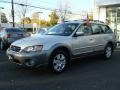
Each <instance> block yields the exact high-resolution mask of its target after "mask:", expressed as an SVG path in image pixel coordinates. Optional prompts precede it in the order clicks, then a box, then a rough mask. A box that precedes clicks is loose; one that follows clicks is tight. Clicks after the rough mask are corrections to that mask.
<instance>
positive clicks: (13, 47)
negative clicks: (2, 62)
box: [10, 46, 21, 52]
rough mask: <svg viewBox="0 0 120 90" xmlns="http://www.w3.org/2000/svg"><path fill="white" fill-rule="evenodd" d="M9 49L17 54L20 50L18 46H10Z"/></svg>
mask: <svg viewBox="0 0 120 90" xmlns="http://www.w3.org/2000/svg"><path fill="white" fill-rule="evenodd" d="M10 49H11V50H12V51H15V52H19V51H20V50H21V48H20V47H18V46H11V47H10Z"/></svg>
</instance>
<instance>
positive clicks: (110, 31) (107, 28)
mask: <svg viewBox="0 0 120 90" xmlns="http://www.w3.org/2000/svg"><path fill="white" fill-rule="evenodd" d="M101 28H102V30H103V32H104V33H105V34H109V33H113V32H112V30H111V29H110V27H109V26H107V25H101Z"/></svg>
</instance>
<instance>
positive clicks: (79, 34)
mask: <svg viewBox="0 0 120 90" xmlns="http://www.w3.org/2000/svg"><path fill="white" fill-rule="evenodd" d="M74 36H75V37H78V36H84V32H76V33H75V35H74Z"/></svg>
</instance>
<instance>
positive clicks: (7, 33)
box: [0, 28, 29, 49]
mask: <svg viewBox="0 0 120 90" xmlns="http://www.w3.org/2000/svg"><path fill="white" fill-rule="evenodd" d="M27 36H29V34H28V33H27V32H25V31H24V30H22V29H19V28H3V29H1V30H0V48H1V49H4V48H5V47H6V46H9V45H10V44H11V43H12V42H14V41H16V40H18V39H21V38H24V37H27Z"/></svg>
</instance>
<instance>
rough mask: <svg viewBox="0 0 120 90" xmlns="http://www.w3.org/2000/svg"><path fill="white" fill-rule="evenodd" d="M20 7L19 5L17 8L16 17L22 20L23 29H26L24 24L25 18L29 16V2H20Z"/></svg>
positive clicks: (25, 0)
mask: <svg viewBox="0 0 120 90" xmlns="http://www.w3.org/2000/svg"><path fill="white" fill-rule="evenodd" d="M18 1H19V3H20V5H17V6H16V8H17V9H16V15H17V16H18V18H19V19H20V20H22V24H23V28H24V24H25V21H24V19H25V17H26V14H27V11H28V6H27V4H28V1H27V0H18Z"/></svg>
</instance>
